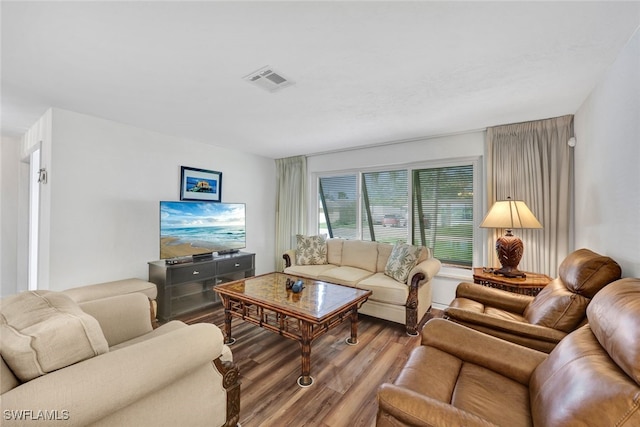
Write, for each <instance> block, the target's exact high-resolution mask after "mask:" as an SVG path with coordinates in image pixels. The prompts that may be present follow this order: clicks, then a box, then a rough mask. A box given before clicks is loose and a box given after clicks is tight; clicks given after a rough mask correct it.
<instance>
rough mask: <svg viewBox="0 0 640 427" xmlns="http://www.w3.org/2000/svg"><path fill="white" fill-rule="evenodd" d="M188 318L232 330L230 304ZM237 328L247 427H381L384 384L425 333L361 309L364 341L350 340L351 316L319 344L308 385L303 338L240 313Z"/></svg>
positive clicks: (243, 418) (243, 416)
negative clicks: (411, 332)
mask: <svg viewBox="0 0 640 427" xmlns="http://www.w3.org/2000/svg"><path fill="white" fill-rule="evenodd" d="M434 311H435V310H434ZM435 314H436V315H437V314H438V313H437V311H436V313H435ZM427 316H428V317H430V315H429V314H427ZM182 320H184V321H186V322H187V323H195V322H211V323H214V324H215V325H217V326H218V327H220V328H221V329H224V314H223V309H222V307H215V308H214V309H212V310H209V311H208V312H204V313H196V314H194V315H191V316H188V317H185V318H183V319H182ZM232 333H233V337H234V338H236V340H237V341H236V343H235V344H233V345H232V346H231V351H232V352H233V359H234V361H235V362H236V363H237V364H238V366H239V368H240V378H241V381H242V385H241V392H240V423H241V424H242V426H243V427H254V426H278V427H280V426H296V427H298V426H314V427H316V426H318V427H321V426H327V427H340V426H345V427H346V426H365V427H369V426H374V425H375V419H376V412H377V409H378V407H377V403H376V390H377V388H378V386H379V385H380V384H382V383H384V382H392V381H393V380H394V379H395V378H396V376H397V375H398V373H399V372H400V369H401V368H402V366H403V365H404V363H405V362H406V360H407V358H408V356H409V353H410V352H411V350H412V349H413V348H415V347H416V346H418V345H419V344H420V338H419V337H410V336H408V335H407V334H406V333H405V330H404V327H403V326H402V325H399V324H395V323H392V322H387V321H384V320H380V319H376V318H373V317H369V316H363V315H361V316H360V321H359V323H358V345H355V346H350V345H347V344H346V343H345V339H346V338H347V337H349V335H350V324H349V322H345V323H344V324H342V325H340V326H338V327H336V328H335V329H333V330H331V331H329V332H328V333H327V334H325V335H323V336H322V337H320V338H318V339H317V340H315V341H314V342H313V343H312V348H311V376H312V377H313V378H314V379H315V381H314V383H313V385H311V387H308V388H301V387H299V386H298V385H297V384H296V380H297V378H298V376H299V375H300V345H299V344H298V343H297V342H295V341H292V340H289V339H286V338H284V337H281V336H280V335H277V334H275V333H273V332H270V331H267V330H264V329H261V328H259V327H258V326H255V325H253V324H250V323H247V322H243V321H242V320H239V319H233V321H232Z"/></svg>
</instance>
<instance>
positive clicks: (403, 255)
mask: <svg viewBox="0 0 640 427" xmlns="http://www.w3.org/2000/svg"><path fill="white" fill-rule="evenodd" d="M421 252H422V247H420V246H413V245H408V244H406V243H396V244H395V245H393V249H392V250H391V255H389V259H388V260H387V266H386V267H385V269H384V274H386V275H387V276H389V277H391V278H393V279H395V280H397V281H398V282H402V283H407V279H408V278H409V273H410V272H411V270H412V269H413V267H415V266H416V264H417V263H418V258H419V257H420V253H421Z"/></svg>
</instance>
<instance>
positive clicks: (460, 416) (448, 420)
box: [376, 384, 493, 427]
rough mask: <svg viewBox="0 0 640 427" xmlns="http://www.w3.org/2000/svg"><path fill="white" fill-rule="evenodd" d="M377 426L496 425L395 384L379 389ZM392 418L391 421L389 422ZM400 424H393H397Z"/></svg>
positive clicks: (474, 426) (473, 426)
mask: <svg viewBox="0 0 640 427" xmlns="http://www.w3.org/2000/svg"><path fill="white" fill-rule="evenodd" d="M377 398H378V420H377V421H378V422H377V424H376V425H378V426H385V425H389V426H392V425H394V426H395V425H399V424H400V425H415V426H454V425H455V426H468V427H477V426H483V427H486V426H492V425H493V424H492V423H490V422H488V421H486V420H484V419H482V418H480V417H478V416H476V415H474V414H471V413H469V412H466V411H463V410H461V409H458V408H456V407H454V406H453V405H450V404H448V403H444V402H440V401H438V400H435V399H432V398H429V397H427V396H423V395H421V394H418V393H416V392H414V391H411V390H408V389H405V388H402V387H398V386H395V385H392V384H382V385H381V386H380V388H379V389H378V395H377ZM388 418H392V420H388ZM393 419H395V420H397V421H400V423H397V422H394V420H393Z"/></svg>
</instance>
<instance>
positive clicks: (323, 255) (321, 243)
mask: <svg viewBox="0 0 640 427" xmlns="http://www.w3.org/2000/svg"><path fill="white" fill-rule="evenodd" d="M296 240H297V247H296V264H297V265H319V264H326V263H327V241H326V239H325V238H324V236H303V235H302V234H298V235H296Z"/></svg>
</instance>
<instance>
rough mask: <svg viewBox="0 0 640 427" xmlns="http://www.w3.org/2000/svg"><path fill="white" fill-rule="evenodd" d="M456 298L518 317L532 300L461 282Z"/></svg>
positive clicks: (528, 297) (526, 296)
mask: <svg viewBox="0 0 640 427" xmlns="http://www.w3.org/2000/svg"><path fill="white" fill-rule="evenodd" d="M456 298H468V299H471V300H474V301H478V302H480V303H482V304H484V305H488V306H491V307H496V308H500V309H502V310H507V311H510V312H512V313H518V314H520V315H522V314H523V313H524V310H525V309H526V308H527V306H528V305H529V304H530V303H531V302H532V301H533V299H534V297H532V296H530V295H520V294H514V293H513V292H508V291H503V290H501V289H494V288H488V287H486V286H482V285H478V284H477V283H468V282H462V283H460V284H459V285H458V286H457V287H456Z"/></svg>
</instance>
